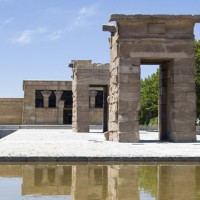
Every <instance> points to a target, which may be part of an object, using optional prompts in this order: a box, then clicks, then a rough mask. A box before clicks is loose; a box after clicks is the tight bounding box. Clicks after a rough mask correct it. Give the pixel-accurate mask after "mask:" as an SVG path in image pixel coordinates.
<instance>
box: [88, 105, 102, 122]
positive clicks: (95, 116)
mask: <svg viewBox="0 0 200 200" xmlns="http://www.w3.org/2000/svg"><path fill="white" fill-rule="evenodd" d="M89 120H90V124H102V123H103V109H102V108H90V110H89Z"/></svg>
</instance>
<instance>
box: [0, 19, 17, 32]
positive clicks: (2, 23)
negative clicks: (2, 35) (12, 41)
mask: <svg viewBox="0 0 200 200" xmlns="http://www.w3.org/2000/svg"><path fill="white" fill-rule="evenodd" d="M13 20H14V18H8V19H6V20H4V21H2V22H0V30H2V29H3V28H4V27H6V26H7V25H8V24H9V23H11V22H12V21H13Z"/></svg>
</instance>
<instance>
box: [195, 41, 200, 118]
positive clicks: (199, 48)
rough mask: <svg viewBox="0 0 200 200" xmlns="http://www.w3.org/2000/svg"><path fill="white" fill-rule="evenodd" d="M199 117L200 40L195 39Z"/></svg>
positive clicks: (198, 116)
mask: <svg viewBox="0 0 200 200" xmlns="http://www.w3.org/2000/svg"><path fill="white" fill-rule="evenodd" d="M195 64H196V77H195V83H196V95H197V118H200V40H199V41H195Z"/></svg>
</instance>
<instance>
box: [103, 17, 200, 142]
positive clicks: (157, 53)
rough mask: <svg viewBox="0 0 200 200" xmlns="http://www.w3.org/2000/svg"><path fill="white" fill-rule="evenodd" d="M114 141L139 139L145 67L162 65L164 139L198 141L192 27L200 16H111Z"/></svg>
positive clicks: (111, 125) (111, 128)
mask: <svg viewBox="0 0 200 200" xmlns="http://www.w3.org/2000/svg"><path fill="white" fill-rule="evenodd" d="M110 20H111V21H116V22H117V25H116V26H112V25H105V26H104V27H103V29H104V30H105V31H110V32H111V38H110V49H111V64H110V75H111V78H110V96H109V98H108V100H109V134H108V138H109V140H117V141H120V142H138V141H139V126H138V112H139V109H140V65H141V64H159V65H160V99H159V123H160V125H159V127H160V130H159V132H160V139H161V140H171V141H174V142H185V141H195V140H196V128H195V119H196V94H195V82H194V81H195V63H194V34H193V27H194V24H195V23H196V22H200V16H192V15H191V16H182V15H177V16H176V15H171V16H170V15H112V16H111V19H110Z"/></svg>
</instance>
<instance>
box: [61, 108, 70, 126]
mask: <svg viewBox="0 0 200 200" xmlns="http://www.w3.org/2000/svg"><path fill="white" fill-rule="evenodd" d="M63 124H72V109H66V108H64V111H63Z"/></svg>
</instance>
